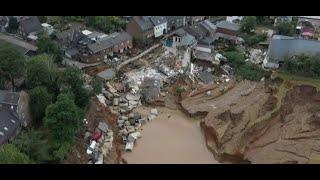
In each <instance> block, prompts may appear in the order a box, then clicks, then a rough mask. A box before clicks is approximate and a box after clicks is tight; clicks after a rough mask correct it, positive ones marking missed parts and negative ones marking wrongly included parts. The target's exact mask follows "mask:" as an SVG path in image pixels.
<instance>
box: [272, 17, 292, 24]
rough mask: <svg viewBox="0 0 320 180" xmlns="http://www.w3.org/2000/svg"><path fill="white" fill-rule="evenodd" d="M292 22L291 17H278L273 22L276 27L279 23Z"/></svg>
mask: <svg viewBox="0 0 320 180" xmlns="http://www.w3.org/2000/svg"><path fill="white" fill-rule="evenodd" d="M291 21H292V16H278V17H276V18H275V20H274V25H275V26H276V25H278V24H279V23H283V22H291Z"/></svg>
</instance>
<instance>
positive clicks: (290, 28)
mask: <svg viewBox="0 0 320 180" xmlns="http://www.w3.org/2000/svg"><path fill="white" fill-rule="evenodd" d="M294 28H295V27H294V25H293V23H291V22H282V23H280V24H278V25H277V26H276V31H277V32H278V34H280V35H285V36H293V35H294Z"/></svg>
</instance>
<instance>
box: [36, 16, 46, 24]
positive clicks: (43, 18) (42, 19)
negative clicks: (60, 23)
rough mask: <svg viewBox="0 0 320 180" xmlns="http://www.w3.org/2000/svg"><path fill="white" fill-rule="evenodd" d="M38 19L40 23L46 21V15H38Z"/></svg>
mask: <svg viewBox="0 0 320 180" xmlns="http://www.w3.org/2000/svg"><path fill="white" fill-rule="evenodd" d="M38 19H39V21H40V22H41V23H46V22H47V21H48V18H47V16H38Z"/></svg>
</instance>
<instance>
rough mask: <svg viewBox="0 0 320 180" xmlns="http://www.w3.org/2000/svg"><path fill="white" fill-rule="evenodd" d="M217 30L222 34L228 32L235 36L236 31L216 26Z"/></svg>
mask: <svg viewBox="0 0 320 180" xmlns="http://www.w3.org/2000/svg"><path fill="white" fill-rule="evenodd" d="M217 32H218V33H222V34H228V35H230V36H237V31H232V30H230V29H225V28H220V27H217Z"/></svg>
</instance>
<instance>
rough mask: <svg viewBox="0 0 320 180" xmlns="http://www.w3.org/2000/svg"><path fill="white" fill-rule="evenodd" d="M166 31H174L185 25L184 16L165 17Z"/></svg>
mask: <svg viewBox="0 0 320 180" xmlns="http://www.w3.org/2000/svg"><path fill="white" fill-rule="evenodd" d="M165 17H166V19H167V29H168V31H173V30H176V29H178V28H180V27H183V26H185V25H186V16H165Z"/></svg>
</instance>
